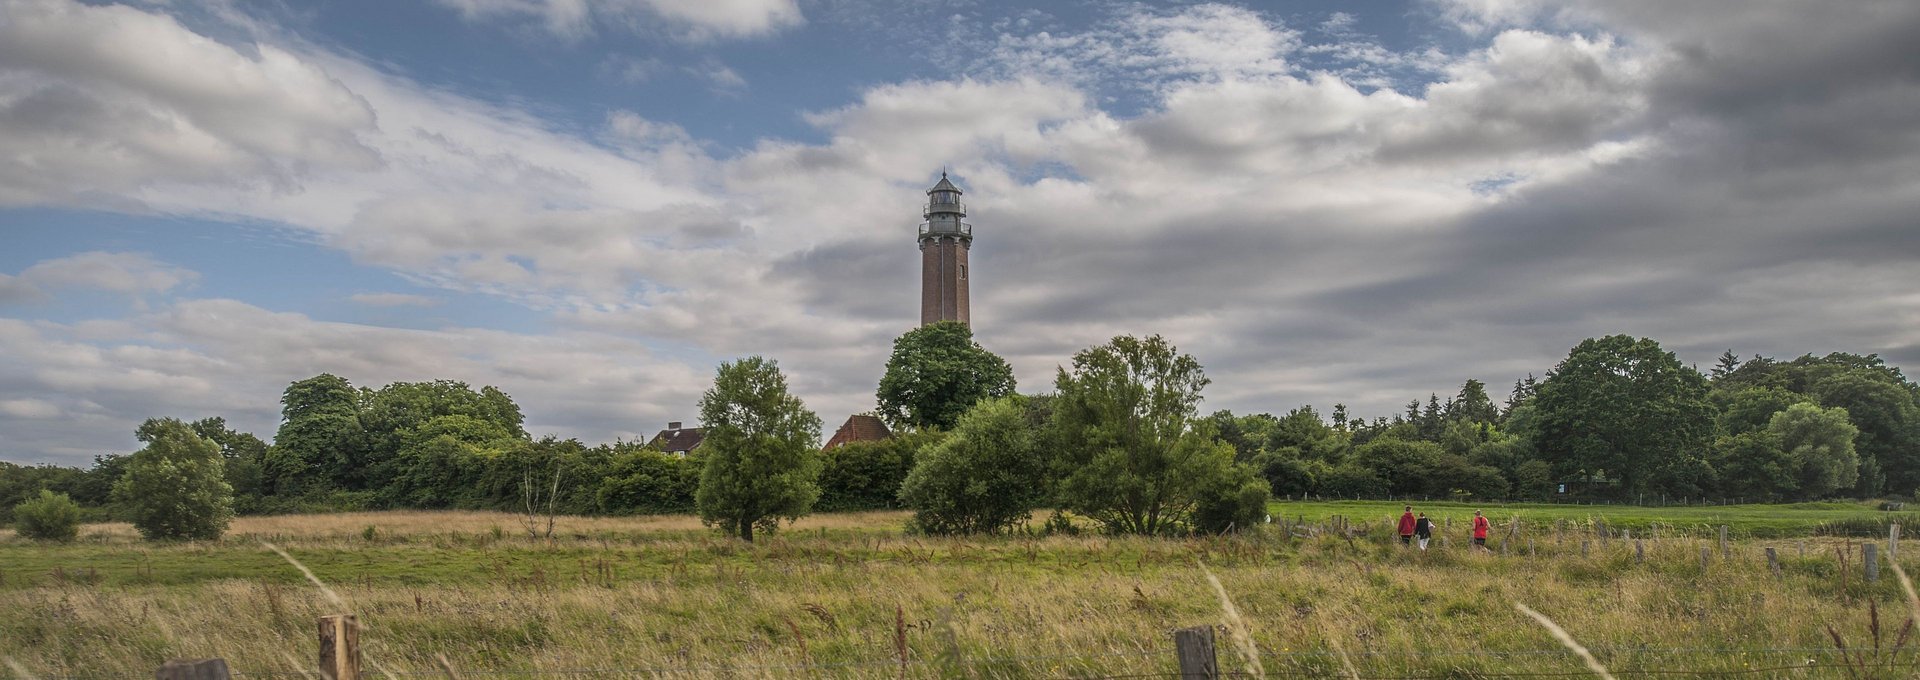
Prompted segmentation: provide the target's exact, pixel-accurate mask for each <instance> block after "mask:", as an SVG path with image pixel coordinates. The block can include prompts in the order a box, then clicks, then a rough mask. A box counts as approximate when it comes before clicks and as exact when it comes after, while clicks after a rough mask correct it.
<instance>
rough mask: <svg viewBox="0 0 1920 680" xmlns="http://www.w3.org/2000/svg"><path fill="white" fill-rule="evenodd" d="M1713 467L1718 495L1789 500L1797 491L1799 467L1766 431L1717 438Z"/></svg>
mask: <svg viewBox="0 0 1920 680" xmlns="http://www.w3.org/2000/svg"><path fill="white" fill-rule="evenodd" d="M1713 460H1714V467H1715V469H1716V470H1717V471H1718V472H1719V476H1720V479H1721V485H1720V491H1721V493H1724V494H1727V495H1730V496H1738V497H1742V498H1753V499H1756V500H1763V501H1770V500H1777V499H1780V498H1790V497H1792V496H1793V495H1794V494H1795V493H1796V492H1797V491H1798V490H1799V488H1800V483H1799V479H1798V477H1799V474H1798V472H1799V470H1798V468H1799V465H1798V464H1797V463H1796V462H1795V461H1794V459H1793V456H1792V455H1791V454H1789V453H1787V452H1786V451H1785V450H1783V449H1781V448H1780V438H1779V437H1776V436H1774V434H1773V433H1772V432H1769V431H1767V430H1766V429H1764V428H1763V429H1759V430H1749V431H1746V432H1740V433H1736V434H1727V435H1721V436H1720V437H1719V438H1717V439H1715V440H1714V442H1713Z"/></svg>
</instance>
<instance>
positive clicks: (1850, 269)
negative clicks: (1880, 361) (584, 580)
mask: <svg viewBox="0 0 1920 680" xmlns="http://www.w3.org/2000/svg"><path fill="white" fill-rule="evenodd" d="M1853 9H1854V10H1855V11H1851V12H1821V11H1817V9H1816V8H1810V7H1807V6H1804V5H1802V4H1798V3H1790V2H1735V1H1733V0H1727V1H1726V2H1700V3H1686V4H1685V5H1683V6H1672V3H1661V2H1651V1H1648V2H1594V3H1587V2H1573V3H1542V2H1532V1H1529V0H1415V1H1411V2H1340V3H1333V2H1317V3H1315V2H1307V3H1291V2H1287V3H1282V2H1272V3H1187V2H1182V3H1131V2H1128V3H1120V2H1071V3H1047V4H1039V5H1026V4H1018V3H996V2H971V1H953V2H878V1H869V0H727V1H725V2H717V1H706V2H684V1H681V0H614V1H610V2H602V3H580V2H576V1H574V0H439V1H431V2H429V1H422V2H394V3H388V2H303V3H283V4H267V3H238V2H229V1H222V0H200V1H190V2H173V3H135V4H130V5H118V4H106V3H89V4H81V3H76V2H71V1H70V0H0V349H3V350H4V351H5V354H4V355H0V356H3V357H4V358H0V459H4V460H11V461H24V462H58V463H66V464H81V463H84V462H85V461H86V460H88V459H89V458H90V457H91V456H92V455H93V454H95V453H102V452H108V451H125V450H130V449H131V448H133V446H134V441H133V439H132V432H133V428H134V426H135V425H137V424H138V423H139V421H140V420H142V419H144V418H147V417H153V416H178V417H187V418H197V417H203V416H207V415H222V416H225V417H227V418H228V419H229V420H230V421H232V422H234V423H235V424H237V425H239V426H241V427H243V428H245V429H250V430H253V431H255V432H257V433H259V434H261V435H263V436H270V435H271V433H272V430H273V429H274V427H275V423H276V422H277V407H278V404H277V399H278V395H279V392H280V390H281V389H282V388H284V386H285V385H286V383H287V382H289V381H292V380H296V379H300V378H304V377H307V376H311V375H314V374H317V373H320V372H334V373H337V374H340V375H343V376H345V377H347V378H348V379H350V380H352V381H354V383H355V384H358V385H367V386H378V385H381V384H385V383H387V382H391V381H395V380H426V379H436V378H448V379H456V380H464V381H467V382H469V383H473V384H475V385H480V384H492V385H498V386H500V387H501V388H503V389H505V390H507V391H508V392H509V393H510V394H512V395H514V396H515V397H516V398H517V400H518V401H519V402H520V403H521V405H522V408H523V410H525V411H526V413H527V416H528V423H529V427H530V429H532V430H534V431H535V432H537V433H541V434H546V433H553V434H559V435H561V436H572V437H580V438H582V439H584V440H586V441H589V442H598V441H608V440H611V439H614V438H634V437H641V436H645V435H646V434H648V433H650V432H651V431H653V430H655V429H658V428H659V427H660V426H661V425H662V424H663V423H664V422H666V421H668V420H693V416H692V411H693V404H694V402H695V401H696V400H697V398H698V395H699V392H700V391H701V390H702V389H703V388H704V386H705V383H706V381H707V380H708V379H709V378H710V376H711V371H712V368H713V365H714V364H715V363H716V362H718V361H720V360H723V359H726V358H730V357H735V356H743V355H747V354H765V355H768V356H771V357H773V358H775V359H777V360H779V361H780V362H781V365H782V366H783V368H785V369H786V370H787V371H788V373H789V375H790V376H791V377H792V379H793V381H794V385H795V387H796V389H797V390H798V391H799V392H800V393H801V395H802V397H803V398H805V399H806V400H807V401H808V403H809V404H810V405H811V406H813V407H814V408H815V409H816V410H817V411H819V412H820V413H821V415H822V417H823V418H824V419H825V420H827V421H829V425H830V426H831V425H833V424H835V423H837V422H838V421H839V420H840V419H842V418H844V417H845V416H846V415H847V414H849V413H854V412H859V411H864V410H867V409H869V408H871V407H872V391H873V386H874V383H875V381H876V380H877V378H878V375H879V371H880V368H881V365H882V364H883V362H884V359H885V356H886V353H887V350H888V345H889V342H890V340H891V339H892V338H893V337H894V336H896V335H897V334H899V333H900V332H902V331H904V330H906V329H907V328H909V327H910V324H911V323H912V322H913V321H914V320H915V319H917V310H916V309H915V307H914V305H915V304H917V296H916V295H915V292H914V291H913V289H912V286H913V285H914V282H915V281H917V277H916V275H915V271H914V267H915V266H916V262H917V251H916V250H915V248H914V245H913V241H912V234H913V229H914V224H915V222H917V221H918V218H919V215H918V204H919V203H920V202H921V201H923V200H924V195H923V194H921V192H922V191H923V190H924V188H925V187H926V186H928V185H929V184H931V182H932V181H933V180H934V179H935V178H937V176H938V174H939V172H940V170H941V169H942V168H943V167H944V168H948V169H951V170H952V171H953V172H954V174H955V177H956V179H958V180H959V181H960V183H961V185H962V186H963V187H964V188H966V189H967V190H968V196H967V202H968V204H969V205H970V207H971V208H972V210H973V214H972V216H971V218H970V220H971V221H972V222H973V223H974V224H975V226H976V233H977V237H978V239H977V241H976V243H975V246H974V247H975V250H974V253H973V261H974V271H975V283H974V285H975V286H976V289H975V291H974V306H975V308H974V312H973V315H974V319H975V326H976V331H977V333H978V334H979V337H980V339H981V340H982V342H983V343H985V344H986V345H987V346H988V347H989V348H991V349H994V350H996V351H998V352H1000V353H1002V354H1003V355H1005V356H1007V357H1008V359H1009V360H1010V361H1011V362H1012V363H1013V364H1014V367H1015V369H1016V372H1017V374H1018V376H1019V378H1020V381H1021V386H1022V388H1023V390H1025V391H1042V390H1045V389H1046V385H1047V383H1048V382H1050V380H1051V373H1052V370H1053V368H1054V366H1056V365H1058V364H1060V363H1064V362H1066V361H1067V360H1068V358H1069V357H1070V356H1071V354H1072V352H1073V351H1075V350H1077V349H1079V348H1083V347H1086V346H1088V345H1092V344H1096V343H1099V342H1101V341H1104V340H1105V339H1107V338H1109V337H1111V336H1113V335H1115V334H1119V333H1135V334H1145V333H1156V332H1157V333H1164V334H1167V335H1168V336H1169V337H1170V338H1172V339H1173V340H1174V341H1175V342H1176V343H1177V344H1178V345H1180V346H1181V347H1182V348H1183V349H1185V350H1187V351H1189V352H1192V353H1194V354H1195V355H1196V356H1197V357H1198V358H1200V360H1201V361H1202V363H1203V364H1205V365H1207V366H1208V367H1209V369H1210V372H1211V373H1212V374H1213V376H1214V378H1215V381H1214V385H1213V387H1211V388H1210V390H1209V393H1208V397H1209V399H1208V407H1209V408H1232V409H1235V410H1240V411H1273V412H1281V411H1285V410H1287V409H1290V408H1293V407H1296V406H1299V405H1304V404H1313V405H1315V406H1317V407H1319V408H1321V409H1322V410H1325V409H1327V408H1329V407H1331V405H1332V404H1333V403H1336V402H1343V403H1346V404H1348V405H1349V407H1350V409H1351V410H1352V411H1353V412H1355V413H1358V414H1367V415H1374V414H1386V413H1392V412H1395V411H1397V410H1398V408H1399V405H1400V404H1404V403H1405V402H1406V401H1408V400H1410V399H1415V398H1424V396H1425V395H1426V394H1427V393H1428V392H1440V393H1443V394H1445V393H1449V392H1452V391H1453V390H1455V389H1457V387H1458V385H1459V384H1460V383H1461V382H1463V381H1465V380H1466V379H1468V378H1477V379H1480V380H1483V381H1486V382H1489V383H1492V384H1494V385H1502V384H1509V383H1511V381H1512V380H1513V379H1515V378H1518V377H1520V376H1524V375H1526V374H1528V373H1534V374H1541V373H1544V372H1545V371H1546V370H1548V369H1550V368H1551V367H1552V365H1553V364H1554V363H1555V362H1556V361H1557V360H1558V359H1559V358H1560V357H1561V356H1563V355H1564V353H1565V352H1566V350H1567V349H1568V348H1569V347H1571V346H1572V345H1574V344H1576V343H1577V342H1579V341H1580V340H1581V339H1583V338H1585V337H1590V336H1594V335H1601V334H1608V333H1630V334H1634V335H1642V336H1650V337H1654V338H1656V339H1659V340H1661V341H1662V342H1664V343H1665V344H1666V345H1667V346H1668V348H1669V349H1673V350H1675V351H1677V352H1679V353H1680V355H1681V356H1682V358H1683V359H1684V360H1687V361H1691V362H1698V363H1701V364H1707V363H1710V362H1711V361H1712V359H1713V357H1714V356H1716V355H1717V354H1719V352H1720V351H1722V350H1724V349H1729V348H1731V349H1734V350H1735V351H1736V352H1739V353H1741V354H1743V355H1751V354H1754V353H1764V354H1768V355H1774V356H1796V355H1798V354H1801V353H1807V352H1812V353H1825V352H1830V351H1852V352H1861V353H1867V352H1877V353H1880V354H1882V355H1883V356H1885V357H1887V358H1888V359H1889V360H1890V361H1891V362H1892V363H1895V364H1896V365H1903V366H1905V365H1912V364H1913V363H1914V362H1916V361H1920V331H1916V330H1915V328H1920V298H1916V297H1915V295H1914V293H1913V291H1914V290H1916V289H1920V285H1916V284H1920V276H1917V275H1916V274H1915V272H1916V271H1920V267H1914V266H1913V265H1914V264H1915V262H1914V260H1915V258H1916V255H1920V244H1917V243H1916V241H1920V239H1916V237H1915V235H1914V234H1915V233H1916V232H1920V230H1916V229H1914V228H1913V226H1914V225H1913V218H1912V217H1911V216H1912V215H1915V214H1920V196H1917V195H1916V194H1917V193H1920V190H1917V189H1916V187H1920V181H1916V180H1920V177H1916V175H1920V162H1916V161H1920V148H1916V147H1920V141H1916V140H1920V135H1916V134H1915V133H1916V131H1917V130H1920V122H1917V121H1916V118H1917V117H1920V113H1915V112H1916V111H1920V77H1917V76H1916V75H1915V74H1916V73H1920V67H1917V66H1916V63H1915V62H1916V61H1920V57H1916V56H1915V55H1914V54H1913V51H1912V50H1911V49H1910V47H1907V46H1905V38H1904V37H1903V36H1908V37H1910V36H1911V35H1912V34H1914V30H1913V29H1915V28H1916V27H1920V10H1916V8H1914V7H1912V6H1910V3H1901V2H1860V3H1856V6H1854V7H1853ZM1729 18H1737V19H1738V20H1737V21H1734V20H1729Z"/></svg>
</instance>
